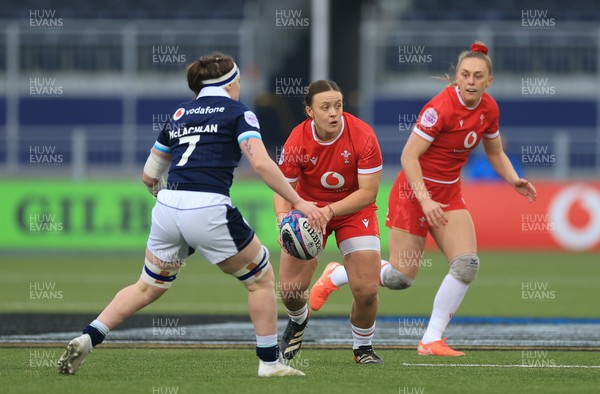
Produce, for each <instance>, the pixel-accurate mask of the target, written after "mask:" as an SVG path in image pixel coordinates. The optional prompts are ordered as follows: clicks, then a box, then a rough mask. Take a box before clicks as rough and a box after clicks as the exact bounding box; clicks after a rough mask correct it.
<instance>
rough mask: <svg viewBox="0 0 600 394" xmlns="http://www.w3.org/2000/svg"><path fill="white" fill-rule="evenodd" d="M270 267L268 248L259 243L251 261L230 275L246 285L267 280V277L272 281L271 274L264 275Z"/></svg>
mask: <svg viewBox="0 0 600 394" xmlns="http://www.w3.org/2000/svg"><path fill="white" fill-rule="evenodd" d="M270 267H271V263H270V262H269V250H268V249H267V248H266V247H265V246H264V245H261V246H260V250H259V251H258V254H257V255H256V256H255V257H254V258H253V259H252V261H250V262H249V263H248V264H247V265H246V266H245V267H244V268H241V269H239V270H237V271H236V272H234V273H233V274H232V275H233V276H235V277H236V278H237V279H238V280H239V281H240V282H241V283H242V284H243V285H244V286H246V287H248V286H250V285H252V284H254V283H263V282H267V281H268V280H269V278H270V279H271V282H272V281H273V280H274V279H273V275H272V274H271V275H270V276H266V274H267V272H269V268H270ZM263 278H264V279H263ZM257 281H258V282H257Z"/></svg>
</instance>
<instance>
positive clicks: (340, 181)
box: [321, 171, 346, 189]
mask: <svg viewBox="0 0 600 394" xmlns="http://www.w3.org/2000/svg"><path fill="white" fill-rule="evenodd" d="M344 183H346V181H345V179H344V177H343V176H341V175H340V174H338V173H337V172H334V171H327V172H326V173H324V174H323V176H321V185H323V187H324V188H326V189H339V188H340V187H342V186H344Z"/></svg>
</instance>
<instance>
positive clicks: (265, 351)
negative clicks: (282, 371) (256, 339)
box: [256, 345, 279, 362]
mask: <svg viewBox="0 0 600 394" xmlns="http://www.w3.org/2000/svg"><path fill="white" fill-rule="evenodd" d="M256 355H257V356H258V358H260V359H261V360H263V361H265V362H274V361H277V358H279V346H278V345H274V346H269V347H258V346H257V347H256Z"/></svg>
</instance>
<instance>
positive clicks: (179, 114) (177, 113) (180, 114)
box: [173, 108, 185, 120]
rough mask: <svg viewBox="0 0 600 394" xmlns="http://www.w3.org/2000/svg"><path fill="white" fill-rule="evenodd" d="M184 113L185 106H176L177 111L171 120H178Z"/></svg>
mask: <svg viewBox="0 0 600 394" xmlns="http://www.w3.org/2000/svg"><path fill="white" fill-rule="evenodd" d="M183 114H185V108H177V111H175V113H174V114H173V120H179V119H181V117H182V116H183Z"/></svg>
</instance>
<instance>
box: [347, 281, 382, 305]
mask: <svg viewBox="0 0 600 394" xmlns="http://www.w3.org/2000/svg"><path fill="white" fill-rule="evenodd" d="M352 295H353V297H354V301H355V302H356V303H358V304H361V305H364V306H370V305H372V304H373V303H375V302H376V301H377V284H376V283H375V284H373V285H367V284H359V285H354V286H352Z"/></svg>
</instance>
